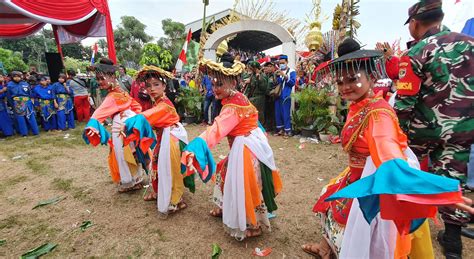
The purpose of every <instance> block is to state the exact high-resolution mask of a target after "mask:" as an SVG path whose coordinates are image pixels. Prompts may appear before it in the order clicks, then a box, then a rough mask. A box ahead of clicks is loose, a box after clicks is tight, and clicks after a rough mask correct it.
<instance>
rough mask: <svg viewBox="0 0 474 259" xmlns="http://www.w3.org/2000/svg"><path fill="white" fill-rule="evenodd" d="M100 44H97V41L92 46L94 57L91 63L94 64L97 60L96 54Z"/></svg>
mask: <svg viewBox="0 0 474 259" xmlns="http://www.w3.org/2000/svg"><path fill="white" fill-rule="evenodd" d="M98 49H99V48H98V46H97V42H96V43H95V44H94V46H92V57H91V65H94V60H95V55H96V54H97V51H98Z"/></svg>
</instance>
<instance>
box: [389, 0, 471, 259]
mask: <svg viewBox="0 0 474 259" xmlns="http://www.w3.org/2000/svg"><path fill="white" fill-rule="evenodd" d="M441 2H442V1H441V0H421V1H420V2H418V3H416V4H415V5H413V6H412V7H410V9H409V11H408V15H409V18H408V20H407V22H406V23H405V24H407V23H409V30H410V34H411V36H412V37H413V38H414V39H415V40H416V41H417V43H416V44H415V45H413V46H412V47H411V48H410V50H409V52H408V54H407V55H406V56H404V57H402V58H401V60H400V63H399V82H398V86H397V89H398V91H397V101H396V104H395V110H396V111H397V114H398V116H399V119H400V124H401V127H402V129H403V130H404V131H405V132H406V133H407V135H408V139H409V145H410V147H411V148H412V149H413V151H414V152H415V153H416V154H417V156H418V157H419V158H420V159H423V158H425V157H427V156H428V157H429V159H430V161H431V163H432V167H433V171H434V172H436V174H439V175H444V176H446V177H450V178H455V179H458V180H459V181H460V182H461V187H462V188H463V190H464V188H465V184H466V178H467V177H466V176H467V163H468V159H469V152H470V147H471V144H474V38H472V37H469V36H467V35H464V34H460V33H455V32H451V31H450V30H449V29H448V28H446V27H445V26H442V25H441V22H442V20H443V17H444V13H443V11H442V8H441ZM439 211H440V213H441V215H442V218H443V221H444V223H445V230H444V231H440V233H438V241H439V243H440V244H441V246H442V247H443V248H444V253H445V256H446V258H462V241H461V227H462V226H463V225H464V224H465V223H466V222H469V220H470V215H469V214H467V213H465V212H462V211H460V210H456V209H453V208H448V207H440V209H439Z"/></svg>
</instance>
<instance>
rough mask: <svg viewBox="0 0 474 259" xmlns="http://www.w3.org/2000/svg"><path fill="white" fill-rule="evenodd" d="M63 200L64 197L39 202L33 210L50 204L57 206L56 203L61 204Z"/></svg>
mask: <svg viewBox="0 0 474 259" xmlns="http://www.w3.org/2000/svg"><path fill="white" fill-rule="evenodd" d="M63 199H64V197H55V198H52V199H49V200H44V201H40V202H38V204H36V206H34V207H33V210H34V209H36V208H39V207H43V206H46V205H49V204H56V203H58V202H60V201H61V200H63Z"/></svg>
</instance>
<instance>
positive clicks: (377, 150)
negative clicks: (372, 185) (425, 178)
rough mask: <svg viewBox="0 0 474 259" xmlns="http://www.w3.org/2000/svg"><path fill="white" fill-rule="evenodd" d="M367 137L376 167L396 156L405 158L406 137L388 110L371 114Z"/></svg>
mask: <svg viewBox="0 0 474 259" xmlns="http://www.w3.org/2000/svg"><path fill="white" fill-rule="evenodd" d="M401 136H402V137H401ZM400 138H401V139H400ZM365 139H366V140H367V144H368V146H369V152H370V156H371V157H372V160H373V162H374V164H375V166H376V167H379V166H380V165H381V164H382V163H384V162H386V161H388V160H392V159H395V158H401V159H405V155H404V154H403V150H402V149H404V148H406V138H405V137H404V135H402V134H399V132H398V127H397V125H396V121H395V118H393V117H392V116H390V114H388V113H387V112H378V113H376V114H373V115H371V116H370V118H369V123H368V126H367V129H366V131H365Z"/></svg>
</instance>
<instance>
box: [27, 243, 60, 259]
mask: <svg viewBox="0 0 474 259" xmlns="http://www.w3.org/2000/svg"><path fill="white" fill-rule="evenodd" d="M56 246H57V245H56V244H53V243H46V244H44V245H41V246H38V247H36V248H34V249H32V250H30V251H28V252H26V253H24V254H22V255H21V257H20V258H21V259H36V258H38V257H40V256H42V255H45V254H47V253H49V252H51V250H53V249H54V248H55V247H56Z"/></svg>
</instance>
